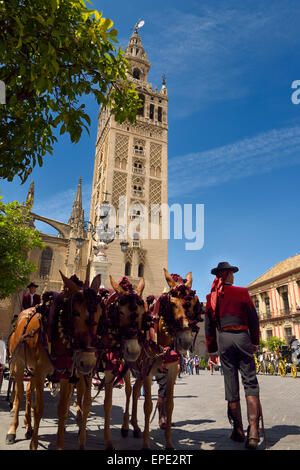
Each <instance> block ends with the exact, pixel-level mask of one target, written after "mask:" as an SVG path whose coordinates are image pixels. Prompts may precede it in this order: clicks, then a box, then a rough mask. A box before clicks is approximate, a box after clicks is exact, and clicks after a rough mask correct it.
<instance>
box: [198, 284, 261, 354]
mask: <svg viewBox="0 0 300 470" xmlns="http://www.w3.org/2000/svg"><path fill="white" fill-rule="evenodd" d="M210 297H211V294H209V295H207V297H206V299H207V303H206V312H205V336H206V345H207V350H208V352H209V353H214V352H216V351H217V350H218V344H217V333H216V330H217V328H218V329H221V328H224V327H229V326H237V325H239V326H240V325H243V326H247V327H248V329H249V333H250V338H251V342H252V344H255V345H258V344H259V319H258V315H257V313H256V310H255V307H254V304H253V302H252V300H251V297H250V295H249V292H248V290H247V289H246V288H244V287H236V286H231V285H226V284H225V285H224V295H223V296H219V298H218V304H217V311H216V316H215V317H213V312H212V309H211V303H210Z"/></svg>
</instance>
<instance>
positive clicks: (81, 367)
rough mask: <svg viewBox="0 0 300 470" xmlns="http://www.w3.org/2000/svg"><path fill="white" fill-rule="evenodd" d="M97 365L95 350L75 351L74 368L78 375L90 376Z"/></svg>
mask: <svg viewBox="0 0 300 470" xmlns="http://www.w3.org/2000/svg"><path fill="white" fill-rule="evenodd" d="M96 364H97V353H96V349H93V348H91V349H90V350H88V351H77V352H76V356H75V361H74V366H75V368H76V370H77V373H78V374H79V375H91V374H92V373H93V371H94V369H95V367H96Z"/></svg>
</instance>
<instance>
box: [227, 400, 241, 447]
mask: <svg viewBox="0 0 300 470" xmlns="http://www.w3.org/2000/svg"><path fill="white" fill-rule="evenodd" d="M227 415H228V419H229V422H230V424H232V425H233V430H232V433H231V434H230V436H229V437H230V439H232V440H233V441H235V442H244V441H245V434H244V430H243V422H242V413H241V404H240V401H239V400H238V401H231V402H228V409H227Z"/></svg>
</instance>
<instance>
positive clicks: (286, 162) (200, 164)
mask: <svg viewBox="0 0 300 470" xmlns="http://www.w3.org/2000/svg"><path fill="white" fill-rule="evenodd" d="M297 164H300V126H294V127H290V128H284V129H273V130H271V131H268V132H264V133H261V134H258V135H256V136H254V137H252V138H246V139H243V140H240V141H238V142H235V143H233V144H231V145H225V146H223V147H217V148H215V149H211V150H208V151H204V152H195V153H190V154H188V155H183V156H177V157H174V158H172V159H170V160H169V196H170V197H176V196H178V195H180V194H187V191H188V192H189V193H192V192H193V191H194V190H200V189H201V188H205V187H210V186H217V185H218V184H221V183H224V182H228V181H230V180H237V179H241V178H246V177H248V176H252V175H255V174H262V173H268V172H270V171H272V170H275V169H278V168H281V167H284V166H291V165H297ZM178 175H180V181H182V180H184V182H185V184H184V187H183V186H182V185H180V184H179V180H178ZM195 175H197V176H196V177H195Z"/></svg>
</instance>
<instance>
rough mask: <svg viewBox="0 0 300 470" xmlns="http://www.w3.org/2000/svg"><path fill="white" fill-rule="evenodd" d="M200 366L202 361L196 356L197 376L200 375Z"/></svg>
mask: <svg viewBox="0 0 300 470" xmlns="http://www.w3.org/2000/svg"><path fill="white" fill-rule="evenodd" d="M199 364H200V359H199V357H198V356H197V355H196V356H195V370H196V375H199Z"/></svg>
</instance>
